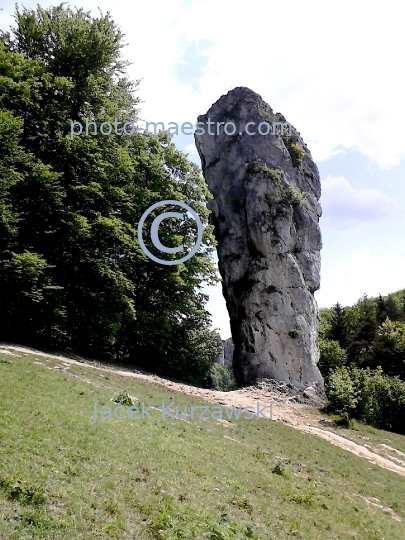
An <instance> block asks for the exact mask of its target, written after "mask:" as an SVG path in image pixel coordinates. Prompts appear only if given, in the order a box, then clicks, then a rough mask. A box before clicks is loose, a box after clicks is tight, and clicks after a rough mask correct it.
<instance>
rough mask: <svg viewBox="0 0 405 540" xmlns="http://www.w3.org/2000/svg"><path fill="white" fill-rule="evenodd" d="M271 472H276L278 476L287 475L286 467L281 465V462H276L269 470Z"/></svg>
mask: <svg viewBox="0 0 405 540" xmlns="http://www.w3.org/2000/svg"><path fill="white" fill-rule="evenodd" d="M271 472H272V473H273V474H278V475H279V476H285V477H287V476H288V473H287V471H286V468H285V466H284V465H283V463H281V462H280V463H277V464H276V465H275V466H274V467H273V470H272V471H271Z"/></svg>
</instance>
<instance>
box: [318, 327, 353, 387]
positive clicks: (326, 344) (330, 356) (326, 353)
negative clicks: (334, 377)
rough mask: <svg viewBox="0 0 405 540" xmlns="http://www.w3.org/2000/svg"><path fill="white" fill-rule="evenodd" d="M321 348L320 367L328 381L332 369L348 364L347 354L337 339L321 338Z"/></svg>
mask: <svg viewBox="0 0 405 540" xmlns="http://www.w3.org/2000/svg"><path fill="white" fill-rule="evenodd" d="M319 349H320V353H321V357H320V359H319V363H318V368H319V369H320V371H321V373H322V377H323V378H324V379H325V381H327V380H328V379H329V376H330V374H331V372H332V371H334V370H335V369H336V368H338V367H342V366H344V365H345V364H346V362H347V354H346V351H345V350H344V349H342V348H341V347H340V345H339V343H338V342H337V341H332V340H328V339H322V338H320V339H319Z"/></svg>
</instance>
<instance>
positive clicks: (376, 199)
mask: <svg viewBox="0 0 405 540" xmlns="http://www.w3.org/2000/svg"><path fill="white" fill-rule="evenodd" d="M320 202H321V206H322V210H323V216H322V218H321V225H322V227H329V228H336V229H344V228H349V227H353V226H355V225H358V224H360V223H364V222H376V221H385V220H388V219H392V218H395V217H398V215H399V213H398V205H397V202H396V201H395V200H394V199H392V198H390V197H388V196H387V195H385V194H384V193H382V192H381V191H378V190H377V189H370V188H367V189H359V190H356V189H355V188H354V187H353V186H352V185H351V184H350V183H349V182H348V181H347V180H346V179H345V178H343V177H342V176H338V177H333V176H327V178H326V179H325V180H324V181H323V182H322V197H321V201H320Z"/></svg>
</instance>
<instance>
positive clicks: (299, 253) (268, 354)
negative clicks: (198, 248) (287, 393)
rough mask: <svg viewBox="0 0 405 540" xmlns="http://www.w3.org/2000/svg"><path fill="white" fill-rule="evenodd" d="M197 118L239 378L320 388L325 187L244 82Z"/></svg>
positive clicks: (291, 134)
mask: <svg viewBox="0 0 405 540" xmlns="http://www.w3.org/2000/svg"><path fill="white" fill-rule="evenodd" d="M198 121H199V122H202V124H199V125H200V126H202V125H204V130H205V133H204V134H202V135H199V134H198V133H201V129H200V130H199V131H197V132H196V135H195V141H196V146H197V149H198V152H199V154H200V158H201V162H202V169H203V174H204V177H205V179H206V182H207V184H208V187H209V189H210V191H211V193H212V195H213V197H214V198H213V200H211V201H210V202H209V208H210V210H211V211H212V214H211V219H212V223H213V224H214V227H215V236H216V239H217V242H218V248H217V250H218V259H219V270H220V273H221V276H222V280H223V281H222V287H223V294H224V297H225V300H226V304H227V308H228V312H229V316H230V323H231V331H232V339H233V343H234V346H235V350H234V372H235V377H236V379H237V381H238V383H239V384H240V385H242V386H243V385H248V384H253V383H255V382H256V381H257V380H259V379H262V378H269V379H276V380H279V381H285V382H287V383H291V384H292V385H294V386H295V387H296V388H301V389H302V388H306V387H308V386H311V385H312V384H314V383H315V385H316V386H318V387H321V388H323V379H322V376H321V374H320V372H319V370H318V368H317V362H318V360H319V349H318V322H319V314H318V307H317V304H316V302H315V299H314V292H315V291H316V290H317V289H318V288H319V283H320V276H319V272H320V249H321V247H322V244H321V233H320V229H319V217H320V215H321V207H320V204H319V202H318V200H319V198H320V195H321V186H320V178H319V173H318V169H317V167H316V165H315V163H314V162H313V160H312V158H311V154H310V152H309V150H308V148H307V147H306V145H305V143H304V142H303V140H302V139H301V137H300V135H299V133H298V132H297V131H296V130H295V129H294V128H293V127H292V126H291V131H290V130H289V128H288V125H285V124H284V123H285V122H286V120H285V118H284V117H283V116H282V115H281V114H279V113H277V114H274V113H273V111H272V109H271V108H270V107H269V105H267V104H266V103H265V102H264V101H263V100H262V98H261V97H260V96H259V95H258V94H256V93H255V92H253V91H251V90H249V89H248V88H243V87H239V88H235V89H234V90H232V91H230V92H228V94H226V95H225V96H222V97H221V98H220V99H219V100H218V101H217V102H216V103H215V104H214V105H213V106H212V107H211V108H210V110H209V111H208V112H207V114H205V115H203V116H199V117H198ZM209 122H211V124H210V125H209ZM220 122H222V124H219V123H220ZM229 122H232V123H233V125H234V126H236V132H235V134H227V133H232V132H233V131H235V129H234V128H233V125H232V124H229ZM249 122H252V124H249V125H247V124H248V123H249ZM275 122H278V123H279V124H278V125H274V123H275ZM212 123H213V124H212ZM280 123H281V124H280ZM246 128H247V129H246ZM259 129H260V131H261V132H262V133H266V132H267V131H269V129H270V133H269V134H267V135H261V134H260V133H259ZM224 130H225V131H224ZM273 130H274V131H275V133H274V134H273ZM247 131H249V132H250V133H253V132H255V133H256V134H254V135H249V134H248V133H247ZM210 133H211V134H210Z"/></svg>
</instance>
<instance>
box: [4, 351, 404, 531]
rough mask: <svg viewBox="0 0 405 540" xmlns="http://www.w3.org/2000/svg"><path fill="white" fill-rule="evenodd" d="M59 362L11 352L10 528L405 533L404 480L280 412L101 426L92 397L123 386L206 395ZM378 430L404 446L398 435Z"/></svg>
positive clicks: (151, 393) (155, 394)
mask: <svg viewBox="0 0 405 540" xmlns="http://www.w3.org/2000/svg"><path fill="white" fill-rule="evenodd" d="M16 354H19V353H16ZM2 360H3V361H7V363H5V362H2ZM35 361H36V362H41V363H42V365H38V364H34V362H35ZM9 362H11V363H9ZM60 365H61V362H60V361H58V360H55V359H47V358H44V357H39V356H38V357H36V356H35V355H34V354H32V355H31V354H28V355H23V354H20V355H19V357H15V356H10V355H2V354H1V353H0V516H1V519H0V538H1V539H2V540H3V539H18V540H25V539H37V538H49V539H69V540H74V539H81V540H82V539H86V540H91V539H110V538H118V539H123V540H127V539H128V540H129V539H131V540H132V539H134V538H136V539H139V540H142V539H163V540H166V539H167V540H171V539H185V540H190V539H194V538H195V539H203V538H209V539H211V540H225V539H238V538H239V539H247V538H253V539H259V538H261V539H266V540H267V539H274V540H282V539H286V538H294V539H303V540H304V539H305V540H325V539H336V540H337V539H339V540H343V539H349V538H350V539H351V538H360V539H379V540H381V539H382V538H384V539H385V540H403V539H404V538H405V509H404V505H403V501H405V478H403V477H400V476H398V475H396V474H395V473H392V472H390V471H386V470H383V469H381V468H379V467H377V466H373V465H372V466H370V464H369V462H367V461H366V460H364V459H361V458H358V457H356V456H354V455H353V454H351V453H349V452H346V451H343V450H341V449H340V448H338V447H336V446H333V445H331V444H329V443H327V442H326V441H324V440H322V439H319V438H317V437H315V436H312V435H309V434H303V433H301V432H299V431H297V430H295V429H293V428H291V427H288V426H285V425H283V424H281V423H277V422H272V421H270V420H264V419H260V420H257V419H254V420H238V421H233V422H232V423H233V427H225V425H223V424H221V423H220V422H217V421H215V420H212V419H210V420H208V421H205V422H204V421H199V420H198V419H197V420H195V421H192V422H191V423H187V422H183V421H180V420H172V419H170V418H165V419H162V418H161V416H160V415H159V414H158V413H157V411H153V413H154V414H153V415H152V416H153V419H152V420H146V419H145V420H136V421H131V420H129V419H125V420H123V421H118V420H115V419H112V420H108V421H107V420H105V421H102V420H99V421H98V422H97V423H96V424H94V425H91V424H90V422H91V421H92V419H93V403H94V402H95V401H96V402H98V403H99V404H100V405H101V404H103V403H104V404H105V405H109V406H111V407H114V406H115V405H114V404H113V402H112V401H110V400H111V398H114V397H115V396H116V395H117V394H118V393H119V392H128V393H129V394H130V395H131V396H134V397H135V398H136V400H139V401H141V402H142V401H143V402H145V404H146V405H154V406H160V405H161V403H162V401H165V402H166V403H168V402H169V401H170V400H172V401H174V402H175V404H176V405H179V406H180V407H182V406H184V405H188V406H191V405H198V404H203V403H202V402H201V401H197V400H196V399H193V398H191V397H188V396H183V395H181V394H178V393H175V392H170V391H168V390H165V389H163V388H159V387H155V386H152V385H147V384H144V383H142V382H139V381H136V380H134V379H129V378H125V377H122V376H119V375H116V374H111V373H102V372H100V371H97V370H95V369H92V368H90V367H89V366H88V365H86V364H81V365H80V366H72V367H71V368H70V369H69V371H70V372H71V373H72V374H74V375H76V377H72V376H71V375H70V376H68V375H65V374H63V373H62V372H61V371H60V370H58V369H55V366H60ZM48 368H51V369H48ZM83 379H85V380H83ZM96 385H97V386H96ZM136 400H135V401H136ZM274 407H276V404H275V405H274ZM181 410H182V409H181ZM328 429H329V428H328ZM362 429H363V428H362ZM364 429H366V428H364ZM344 431H345V433H346V432H347V433H351V434H352V435H353V436H355V435H357V432H355V431H353V430H352V431H349V430H344ZM336 432H338V433H340V434H342V429H340V428H336ZM369 435H370V437H371V435H373V436H374V435H375V436H376V437H377V439H378V437H380V439H381V440H383V439H384V438H385V439H387V438H388V439H391V442H386V444H389V445H391V446H394V447H396V448H398V449H399V450H401V449H403V448H404V446H405V445H404V441H405V437H401V436H399V435H394V434H392V433H387V432H380V431H378V430H373V433H370V434H369ZM345 436H346V435H345ZM367 436H368V435H367ZM226 437H228V438H226ZM230 439H233V440H230ZM377 439H376V441H377ZM380 439H378V440H380ZM353 440H356V439H353ZM373 440H374V439H373ZM356 442H359V440H358V439H357V440H356ZM376 444H377V442H376ZM371 497H375V498H377V499H378V500H379V502H378V504H379V505H382V506H383V507H384V509H389V508H391V509H393V512H394V513H395V516H397V517H398V519H400V520H401V521H397V520H396V519H394V518H393V517H392V516H391V515H390V514H389V513H388V512H386V511H384V510H383V509H382V508H379V507H377V506H373V505H371V504H369V503H367V501H366V500H365V499H366V498H368V499H370V498H371ZM373 501H374V502H375V500H374V499H373Z"/></svg>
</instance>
